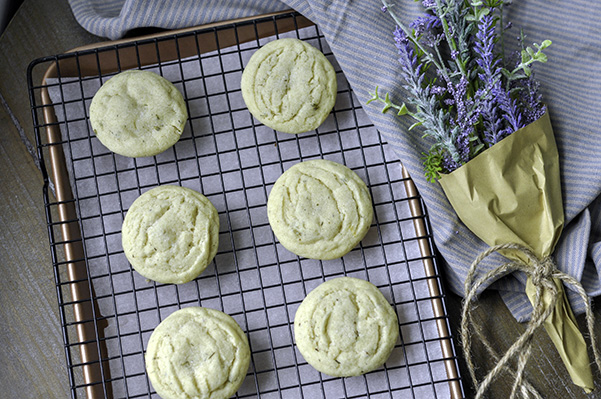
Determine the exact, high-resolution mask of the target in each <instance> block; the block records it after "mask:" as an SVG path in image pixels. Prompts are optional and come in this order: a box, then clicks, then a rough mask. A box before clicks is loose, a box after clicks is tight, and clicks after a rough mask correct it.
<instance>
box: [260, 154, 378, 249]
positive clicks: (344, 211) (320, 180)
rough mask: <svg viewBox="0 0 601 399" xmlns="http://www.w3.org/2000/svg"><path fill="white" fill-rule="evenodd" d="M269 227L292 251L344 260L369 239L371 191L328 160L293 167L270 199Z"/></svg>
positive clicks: (274, 189) (357, 177)
mask: <svg viewBox="0 0 601 399" xmlns="http://www.w3.org/2000/svg"><path fill="white" fill-rule="evenodd" d="M267 216H268V218H269V224H270V225H271V228H272V229H273V232H274V234H275V236H276V237H277V238H278V240H279V241H280V243H281V244H282V245H283V246H284V247H285V248H286V249H288V250H289V251H291V252H293V253H295V254H297V255H299V256H303V257H305V258H311V259H323V260H325V259H335V258H339V257H341V256H343V255H345V254H346V253H348V252H349V251H350V250H351V249H353V248H354V247H355V246H356V245H357V244H358V243H359V241H361V240H362V239H363V237H365V235H366V234H367V231H368V230H369V227H370V225H371V222H372V219H373V208H372V203H371V196H370V195H369V191H368V189H367V186H366V185H365V183H364V182H363V180H361V178H360V177H359V176H357V174H356V173H355V172H353V171H352V170H350V169H349V168H347V167H346V166H344V165H341V164H339V163H336V162H332V161H327V160H323V159H318V160H313V161H305V162H301V163H298V164H296V165H294V166H292V167H291V168H290V169H288V170H287V171H285V172H284V173H283V174H282V175H281V176H280V177H279V178H278V179H277V181H276V182H275V184H274V186H273V188H272V190H271V192H270V194H269V198H268V200H267Z"/></svg>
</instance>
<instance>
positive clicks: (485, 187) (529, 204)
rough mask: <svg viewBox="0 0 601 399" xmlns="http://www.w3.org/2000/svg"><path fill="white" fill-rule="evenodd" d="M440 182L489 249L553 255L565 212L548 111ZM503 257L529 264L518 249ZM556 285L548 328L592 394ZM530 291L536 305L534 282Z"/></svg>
mask: <svg viewBox="0 0 601 399" xmlns="http://www.w3.org/2000/svg"><path fill="white" fill-rule="evenodd" d="M439 182H440V184H441V186H442V188H443V190H444V192H445V194H446V196H447V198H448V199H449V201H450V203H451V205H452V206H453V208H454V209H455V212H456V213H457V215H458V216H459V218H460V219H461V221H462V222H463V223H464V224H465V225H466V226H467V227H468V228H469V229H470V230H471V231H472V232H473V233H474V234H476V236H478V237H479V238H480V239H481V240H482V241H484V242H485V243H487V244H488V245H490V246H494V245H500V244H508V243H516V244H521V245H523V246H525V247H528V248H530V249H531V250H532V251H533V252H534V253H535V254H536V255H537V256H538V257H539V258H540V259H543V258H545V257H547V256H549V255H551V253H552V252H553V250H554V248H555V245H556V244H557V241H558V239H559V236H560V234H561V231H562V228H563V223H564V214H563V203H562V198H561V184H560V175H559V156H558V153H557V146H556V144H555V138H554V135H553V129H552V127H551V122H550V119H549V115H548V113H546V114H545V115H544V116H543V117H541V118H540V119H539V120H537V121H535V122H533V123H531V124H529V125H528V126H526V127H524V128H522V129H520V130H518V131H516V132H514V133H513V134H511V135H510V136H508V137H507V138H505V139H503V140H502V141H500V142H499V143H497V144H495V145H494V146H492V147H491V148H489V149H487V150H486V151H484V152H483V153H481V154H480V155H478V156H477V157H475V158H474V159H472V160H470V161H469V162H468V163H467V164H465V165H463V166H461V167H460V168H458V169H457V170H455V171H453V172H452V173H449V174H446V175H443V176H442V177H441V178H440V179H439ZM502 254H503V255H504V256H506V257H508V258H510V259H512V260H515V261H520V262H525V263H527V262H528V261H527V259H525V257H524V256H523V255H522V254H521V253H520V252H518V251H513V250H505V251H504V252H502ZM556 284H557V286H558V288H559V293H558V298H557V302H556V305H555V309H554V311H553V314H552V315H551V317H549V318H548V319H547V320H546V322H545V329H546V330H547V333H548V334H549V337H550V338H551V340H552V341H553V343H554V344H555V346H556V347H557V349H558V352H559V354H560V355H561V358H562V360H563V362H564V364H565V365H566V368H567V370H568V372H569V373H570V376H571V377H572V380H573V381H574V383H575V384H577V385H579V386H581V387H583V388H584V389H585V390H586V391H591V390H592V389H593V386H594V385H593V377H592V372H591V367H590V362H589V358H588V353H587V347H586V342H585V341H584V338H583V337H582V334H581V333H580V331H579V329H578V325H577V323H576V320H575V318H574V314H573V313H572V310H571V308H570V305H569V303H568V301H567V298H566V295H565V292H564V288H563V284H561V282H559V281H556ZM526 294H527V295H528V297H529V298H530V301H531V302H533V295H534V287H533V285H532V282H531V281H530V279H529V280H528V284H527V286H526ZM548 296H549V293H548V292H543V303H544V306H549V298H548ZM545 298H546V300H545Z"/></svg>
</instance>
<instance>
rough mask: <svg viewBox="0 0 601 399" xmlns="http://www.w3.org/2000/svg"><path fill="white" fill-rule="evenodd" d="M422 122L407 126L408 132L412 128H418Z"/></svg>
mask: <svg viewBox="0 0 601 399" xmlns="http://www.w3.org/2000/svg"><path fill="white" fill-rule="evenodd" d="M422 123H423V122H415V123H414V124H413V125H411V126H409V130H411V129H413V128H414V127H418V126H421V124H422Z"/></svg>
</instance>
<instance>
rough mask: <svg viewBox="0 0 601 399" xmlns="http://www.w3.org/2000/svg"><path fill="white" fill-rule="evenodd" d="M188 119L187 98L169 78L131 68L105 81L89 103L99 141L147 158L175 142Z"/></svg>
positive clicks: (119, 152)
mask: <svg viewBox="0 0 601 399" xmlns="http://www.w3.org/2000/svg"><path fill="white" fill-rule="evenodd" d="M187 119H188V112H187V110H186V103H185V101H184V97H183V96H182V94H181V93H180V92H179V91H178V90H177V88H176V87H175V86H174V85H173V84H172V83H171V82H169V81H168V80H167V79H165V78H163V77H161V76H159V75H157V74H156V73H153V72H149V71H138V70H131V71H125V72H122V73H119V74H117V75H115V76H113V77H112V78H110V79H109V80H108V81H106V82H105V83H104V84H103V85H102V86H101V87H100V89H99V90H98V91H97V92H96V94H95V95H94V98H93V99H92V103H91V104H90V123H91V125H92V129H93V130H94V133H95V134H96V137H98V140H100V142H101V143H102V144H104V145H105V146H106V147H107V148H108V149H109V150H111V151H113V152H114V153H117V154H120V155H124V156H127V157H147V156H152V155H156V154H158V153H160V152H163V151H165V150H166V149H167V148H169V147H171V146H172V145H174V144H175V143H176V142H177V141H178V140H179V138H180V136H181V134H182V132H183V131H184V125H185V124H186V120H187Z"/></svg>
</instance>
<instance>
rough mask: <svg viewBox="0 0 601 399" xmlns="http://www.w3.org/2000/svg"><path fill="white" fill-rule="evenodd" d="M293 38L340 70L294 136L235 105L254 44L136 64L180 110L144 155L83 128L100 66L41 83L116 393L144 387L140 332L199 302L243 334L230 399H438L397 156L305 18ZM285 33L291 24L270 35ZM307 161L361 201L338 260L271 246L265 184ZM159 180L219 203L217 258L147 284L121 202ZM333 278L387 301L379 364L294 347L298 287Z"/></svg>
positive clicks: (442, 387) (433, 346)
mask: <svg viewBox="0 0 601 399" xmlns="http://www.w3.org/2000/svg"><path fill="white" fill-rule="evenodd" d="M299 34H300V38H303V39H305V40H308V41H309V43H311V44H313V45H314V46H316V47H317V48H318V49H320V50H322V51H323V52H324V53H325V54H329V55H328V58H329V59H330V61H331V62H332V63H333V65H334V66H335V68H336V70H337V71H338V73H337V77H338V86H339V95H338V98H337V102H336V106H335V110H334V112H333V113H332V114H331V115H330V116H329V117H328V119H327V120H326V121H325V122H324V124H323V125H322V126H320V127H319V128H318V129H317V131H316V132H315V131H312V132H308V133H303V134H301V135H298V136H293V135H288V134H285V133H277V132H274V131H273V130H272V129H269V128H267V127H265V126H262V125H259V124H258V122H257V121H256V120H253V119H252V117H251V115H250V114H249V112H248V110H247V109H246V107H245V105H244V102H243V100H242V95H241V92H240V76H241V69H242V67H243V66H244V65H245V64H246V62H247V61H248V59H249V58H250V56H251V55H252V53H253V52H254V51H255V50H256V48H257V42H251V43H247V44H243V45H240V46H239V47H234V48H230V49H222V50H221V51H220V52H215V53H207V54H203V55H202V56H200V57H192V58H186V59H183V60H180V61H179V62H177V61H176V62H170V63H164V64H162V65H160V66H149V67H146V66H144V67H143V69H148V70H151V71H154V72H157V73H159V74H161V75H163V76H164V77H166V78H167V79H168V80H170V81H172V82H173V83H174V84H175V85H176V86H177V87H178V88H179V89H180V90H181V91H182V93H183V94H184V97H185V98H186V100H187V104H188V110H189V114H190V119H189V121H188V123H187V125H186V128H185V131H184V133H183V135H182V138H181V139H180V141H179V142H178V143H177V144H176V145H175V146H174V147H173V148H171V149H169V150H167V151H165V152H163V153H161V154H159V155H157V156H155V157H146V158H137V159H133V158H126V157H123V156H120V155H117V154H113V153H111V152H110V151H109V150H108V149H106V148H105V147H104V146H103V145H102V144H101V143H100V142H99V141H98V140H97V139H96V137H95V136H94V134H93V132H92V130H91V127H90V126H89V122H88V118H87V116H88V115H87V110H88V107H89V104H90V101H91V99H92V97H93V95H94V93H95V92H96V91H97V90H98V88H99V87H100V85H101V83H102V82H105V81H106V80H107V79H108V78H110V76H112V75H106V76H102V77H91V78H89V77H86V78H83V79H79V78H61V80H60V85H57V86H52V87H50V88H49V89H50V96H51V98H52V100H53V103H55V111H56V115H57V118H58V121H59V122H60V126H61V130H62V132H63V135H64V138H65V144H64V149H65V152H66V158H67V164H68V167H69V170H70V173H71V183H72V187H73V192H74V195H75V198H76V199H77V210H78V213H79V216H80V218H81V223H82V229H83V232H82V234H83V241H84V245H85V250H86V256H87V262H88V267H89V272H90V275H91V276H92V285H93V289H94V295H95V299H96V302H97V304H98V310H99V312H100V315H99V316H98V317H100V318H101V319H102V320H106V322H107V324H108V325H107V326H106V328H104V331H103V332H102V335H103V336H104V339H103V344H105V345H106V350H107V355H108V359H109V364H110V378H111V379H113V381H112V382H111V385H112V389H113V394H114V396H115V397H124V396H128V395H129V396H134V395H145V394H147V395H149V396H153V397H156V394H154V391H153V390H152V388H151V386H150V384H149V382H148V379H147V377H146V375H145V370H144V359H143V352H144V350H145V348H146V344H147V342H148V339H149V337H150V334H151V333H152V330H153V328H154V327H156V325H158V323H159V322H160V321H161V320H163V319H164V318H165V317H167V316H168V315H169V314H170V313H172V312H173V311H175V310H177V309H179V308H180V307H185V306H198V305H200V306H206V307H210V308H214V309H218V310H221V311H224V312H226V313H228V314H230V315H231V316H232V317H234V319H235V320H236V321H237V322H238V323H239V324H240V326H241V327H242V329H243V330H244V331H245V332H246V333H247V334H248V337H249V341H250V345H251V351H252V362H251V367H250V369H249V375H248V376H247V378H246V379H245V381H244V383H243V385H242V387H241V388H240V390H239V391H238V395H240V396H246V397H255V396H258V395H260V397H261V398H271V397H280V396H281V397H285V398H296V397H301V395H303V396H304V397H305V398H320V397H324V398H325V397H327V398H339V397H345V396H346V397H348V396H367V395H368V394H370V395H371V394H376V393H377V394H378V395H375V396H374V397H389V394H388V391H392V394H391V396H390V397H403V398H404V397H414V398H448V397H450V394H449V388H448V382H447V380H448V377H447V375H446V372H445V368H444V363H443V358H442V352H441V348H440V342H439V341H437V339H438V338H439V337H438V335H437V329H436V324H435V320H434V319H433V317H434V314H433V311H432V307H431V302H430V300H429V298H430V293H429V291H428V287H427V279H426V278H425V273H424V268H423V264H422V261H421V259H420V258H421V256H422V255H421V253H420V251H419V247H418V244H417V241H416V240H414V238H415V231H414V228H413V222H412V216H411V214H410V211H409V206H408V203H407V195H406V193H405V190H404V186H403V182H402V181H401V166H400V163H399V162H398V161H397V160H396V157H395V156H394V155H393V154H392V152H391V151H389V149H388V147H387V146H386V145H382V144H381V142H380V136H379V133H378V132H377V131H376V129H375V128H374V127H373V126H372V124H371V122H370V121H369V119H368V118H367V116H366V115H365V114H364V112H363V110H362V109H361V108H360V107H359V105H360V104H359V103H358V101H357V99H356V98H355V97H354V95H353V94H352V92H351V91H350V90H349V87H348V83H347V82H346V80H345V78H344V76H343V75H342V73H341V72H340V68H339V67H338V65H337V63H336V61H335V59H334V58H333V57H332V56H331V53H330V51H329V49H328V47H327V44H326V43H325V41H323V40H320V39H318V38H317V33H316V30H315V28H313V27H311V28H306V29H303V30H301V31H300V33H299ZM287 36H291V37H296V33H295V32H293V33H290V34H283V35H280V36H279V37H287ZM270 40H273V38H267V39H261V41H260V42H259V43H260V44H261V45H263V44H265V43H266V42H268V41H270ZM55 82H58V80H55V81H52V82H50V81H49V82H47V83H48V84H53V83H55ZM315 158H325V159H329V160H332V161H336V162H340V163H342V164H345V165H347V166H348V167H350V168H351V169H353V170H354V171H355V172H357V174H358V175H359V176H360V177H361V178H362V179H363V180H364V181H365V182H366V183H367V185H368V187H369V188H370V191H371V194H372V197H373V203H374V209H375V219H374V223H373V225H372V227H371V229H370V231H369V233H368V235H367V236H366V238H365V239H364V240H363V241H362V243H361V244H360V246H359V247H357V248H355V249H354V250H353V251H351V252H350V253H349V254H347V255H346V256H344V257H343V258H341V259H337V260H331V261H316V260H310V259H304V258H298V257H297V256H295V255H293V254H292V253H290V252H288V251H287V250H286V249H285V248H283V247H282V246H281V245H280V244H279V243H278V242H277V240H276V239H275V237H274V236H273V233H272V231H271V229H270V227H269V224H268V220H267V212H266V201H267V196H268V195H269V191H270V190H271V187H272V185H273V183H274V182H275V180H276V179H277V178H278V177H279V176H280V175H281V173H282V172H283V171H284V170H286V169H287V168H289V167H290V166H292V165H293V164H295V163H297V162H299V161H304V160H309V159H315ZM159 184H179V185H182V186H185V187H189V188H192V189H195V190H198V191H200V192H202V193H203V194H204V195H206V196H207V197H208V198H209V200H211V202H212V203H213V204H214V205H215V207H216V208H217V210H218V212H219V216H220V223H221V230H220V237H219V238H220V244H219V251H218V254H217V256H216V257H215V260H214V262H213V263H212V264H211V265H210V266H209V267H208V268H207V269H206V270H205V271H204V272H203V273H202V274H201V276H200V277H198V278H197V279H196V280H194V281H192V282H190V283H187V284H183V285H178V286H176V285H168V284H167V285H165V284H156V283H154V282H151V281H146V280H145V279H144V278H143V277H141V276H140V275H139V274H137V273H136V272H135V271H132V269H131V267H130V265H129V263H128V262H127V259H126V258H125V256H124V254H123V251H122V248H121V235H120V229H121V223H122V221H123V217H124V216H125V213H126V211H127V209H128V208H129V206H130V205H131V203H132V202H133V201H134V200H135V199H136V198H137V197H138V196H139V195H140V194H141V193H143V192H145V191H147V190H148V189H150V188H153V187H155V186H157V185H159ZM342 275H348V276H354V277H359V278H363V279H367V280H369V281H371V282H372V283H374V284H375V285H376V286H378V287H379V288H380V290H381V291H382V293H383V294H384V296H385V297H386V298H387V299H388V301H389V302H390V303H391V304H393V306H394V307H395V309H396V310H397V314H398V317H399V323H400V331H401V340H400V341H399V342H398V344H397V346H396V348H395V349H394V352H393V353H392V355H391V357H390V359H389V360H388V361H387V362H386V364H385V367H383V368H380V369H379V370H376V371H374V372H371V373H369V374H367V375H365V376H360V377H352V378H344V379H341V378H333V377H329V376H326V375H323V374H320V373H318V372H317V371H315V370H314V369H313V368H312V367H311V366H309V365H308V364H307V363H306V362H305V361H304V359H303V358H302V356H301V355H300V353H299V352H298V351H297V350H296V348H295V346H294V338H293V326H292V323H293V320H294V314H295V311H296V309H297V307H298V305H299V304H300V302H301V301H302V299H303V298H304V297H305V295H306V294H307V293H308V292H309V291H310V290H311V289H313V288H314V287H316V286H317V285H319V284H320V283H321V282H323V281H325V280H328V279H330V278H333V277H338V276H342ZM71 339H74V338H71ZM411 386H413V390H411V389H410V387H411Z"/></svg>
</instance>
